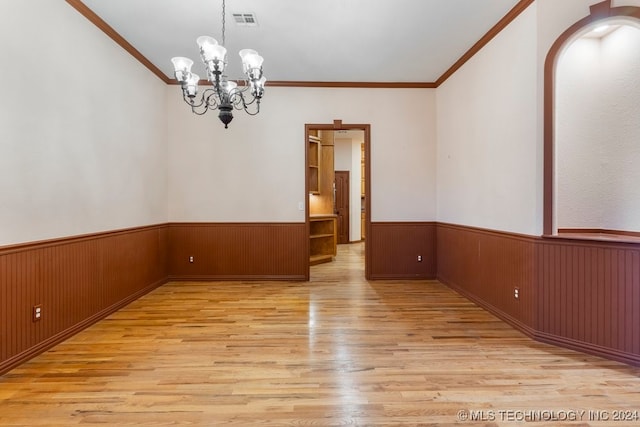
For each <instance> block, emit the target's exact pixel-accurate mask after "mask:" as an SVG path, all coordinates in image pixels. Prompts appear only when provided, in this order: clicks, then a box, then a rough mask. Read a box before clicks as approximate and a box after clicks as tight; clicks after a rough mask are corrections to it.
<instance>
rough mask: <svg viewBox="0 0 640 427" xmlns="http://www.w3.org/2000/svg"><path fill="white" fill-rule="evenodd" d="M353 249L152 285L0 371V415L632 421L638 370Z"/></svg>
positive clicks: (217, 420) (0, 420)
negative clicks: (308, 277) (304, 266)
mask: <svg viewBox="0 0 640 427" xmlns="http://www.w3.org/2000/svg"><path fill="white" fill-rule="evenodd" d="M362 250H363V248H362V245H361V244H356V245H347V246H341V247H340V250H339V255H338V258H337V261H336V262H333V263H331V264H323V265H318V266H314V267H312V281H311V282H310V283H280V282H275V283H274V282H265V283H258V282H205V283H191V282H173V283H169V284H167V285H165V286H162V287H161V288H159V289H157V290H155V291H154V292H152V293H150V294H148V295H146V296H145V297H143V298H141V299H139V300H138V301H136V302H134V303H132V304H130V305H129V306H128V307H126V308H124V309H123V310H121V311H119V312H117V313H115V314H113V315H112V316H110V317H108V318H107V319H105V320H103V321H101V322H99V323H97V324H95V325H94V326H92V327H90V328H88V329H87V330H85V331H83V332H81V333H80V334H78V335H76V336H75V337H73V338H71V339H69V340H68V341H66V342H64V343H62V344H60V345H58V346H57V347H55V348H53V349H52V350H51V351H48V352H46V353H44V354H42V355H40V356H38V357H36V358H34V359H32V360H31V361H30V362H28V363H25V364H24V365H22V366H20V367H18V368H17V369H14V370H13V371H11V372H9V373H7V374H6V375H4V376H3V377H0V425H2V426H9V425H20V426H32V425H46V426H70V425H79V424H83V425H86V424H100V425H113V426H122V425H197V426H201V425H202V426H218V425H232V426H234V425H235V426H253V425H257V426H344V425H354V426H412V425H423V426H429V425H433V426H447V425H468V426H513V425H532V426H565V425H566V426H638V425H640V420H638V419H634V418H635V416H637V415H638V411H640V370H639V369H638V368H633V367H629V366H626V365H623V364H620V363H616V362H612V361H607V360H603V359H600V358H596V357H593V356H588V355H583V354H580V353H576V352H573V351H570V350H565V349H560V348H556V347H552V346H549V345H545V344H541V343H537V342H534V341H531V340H530V339H528V338H526V337H525V336H524V335H522V334H520V333H519V332H517V331H515V330H514V329H512V328H511V327H509V326H508V325H507V324H505V323H503V322H501V321H500V320H498V319H497V318H495V317H493V316H492V315H491V314H489V313H487V312H486V311H484V310H482V309H480V308H478V307H476V306H475V305H473V304H472V303H470V302H469V301H468V300H466V299H464V298H462V297H460V296H459V295H457V294H456V293H454V292H453V291H451V290H450V289H448V288H447V287H445V286H443V285H442V284H440V283H438V282H435V281H409V282H400V281H385V282H371V283H369V282H367V281H366V280H364V277H363V272H362V255H363V254H362ZM461 411H463V412H461ZM464 411H467V412H464ZM469 411H471V412H469ZM572 411H575V412H572ZM583 411H584V412H583ZM616 411H628V412H616ZM634 411H635V412H634ZM634 414H635V415H634ZM620 415H624V416H627V417H628V418H629V421H626V422H624V421H617V420H615V419H614V417H616V416H620ZM467 416H471V417H473V418H475V421H471V420H467V419H465V417H467ZM598 417H599V418H600V419H603V418H606V420H604V421H594V418H598ZM536 420H542V422H532V421H536Z"/></svg>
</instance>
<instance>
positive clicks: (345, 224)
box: [305, 120, 371, 280]
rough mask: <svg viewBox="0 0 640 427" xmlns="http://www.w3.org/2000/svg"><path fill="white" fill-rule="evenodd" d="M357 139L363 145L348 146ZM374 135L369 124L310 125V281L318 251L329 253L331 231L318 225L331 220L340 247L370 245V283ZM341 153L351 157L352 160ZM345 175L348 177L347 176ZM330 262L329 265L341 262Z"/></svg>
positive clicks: (307, 191) (307, 129) (307, 153)
mask: <svg viewBox="0 0 640 427" xmlns="http://www.w3.org/2000/svg"><path fill="white" fill-rule="evenodd" d="M353 135H358V137H357V138H358V139H357V141H356V140H353V141H349V144H347V145H345V142H346V140H347V139H350V138H355V137H354V136H353ZM370 135H371V131H370V125H369V124H343V123H342V121H341V120H334V122H333V123H332V124H305V164H306V166H307V167H306V168H305V200H306V202H305V204H306V209H305V212H306V237H307V239H306V240H307V247H308V248H309V250H308V253H309V260H310V262H309V263H308V264H307V269H306V277H307V280H309V279H310V266H311V265H315V264H317V263H318V262H317V260H318V257H319V255H318V253H317V252H318V251H319V250H323V251H324V252H328V250H327V246H326V244H327V240H328V237H327V236H326V234H327V233H326V232H325V231H326V228H323V229H322V233H321V232H320V231H319V230H320V228H319V225H318V224H319V223H320V222H321V221H322V222H323V223H324V224H325V225H324V226H327V223H329V222H331V220H334V221H335V246H337V244H338V242H340V243H342V242H345V243H354V242H360V243H359V244H361V245H363V246H364V254H365V256H364V266H363V269H364V275H365V278H367V279H368V278H369V274H370V262H369V253H370V251H369V250H368V246H369V242H368V239H365V235H366V236H370V224H371V214H370V212H371V197H370V194H371V189H370V187H371V184H370V181H371V180H370V178H369V177H370V176H371V172H370V168H371V166H370V164H371V162H370V149H371V148H370V147H371V142H370ZM349 147H351V148H349ZM341 151H343V152H349V153H350V154H349V156H348V161H347V160H345V157H344V156H343V155H342V154H341V153H340V152H341ZM334 159H336V160H337V161H334ZM345 162H346V163H345ZM343 171H344V172H348V173H347V174H342V173H341V172H343ZM354 180H357V181H358V182H353V181H354ZM338 192H340V194H337V193H338ZM337 197H340V200H337ZM354 209H355V210H356V211H355V213H354ZM324 226H323V227H324ZM320 239H323V242H324V243H323V244H322V245H321V244H320V243H319V242H318V241H319V240H320ZM362 241H364V242H363V243H362ZM336 253H337V252H336V251H334V257H335V254H336ZM329 258H330V259H325V261H326V262H331V261H333V260H334V259H335V258H331V257H329Z"/></svg>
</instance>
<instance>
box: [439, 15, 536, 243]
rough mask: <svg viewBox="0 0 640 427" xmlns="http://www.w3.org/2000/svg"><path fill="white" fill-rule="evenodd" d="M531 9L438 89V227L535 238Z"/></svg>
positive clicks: (533, 28) (533, 31)
mask: <svg viewBox="0 0 640 427" xmlns="http://www.w3.org/2000/svg"><path fill="white" fill-rule="evenodd" d="M537 65H538V64H537V55H536V9H535V3H534V5H532V6H530V7H529V8H528V9H527V10H526V11H524V12H523V13H522V14H521V15H520V16H519V17H518V18H516V20H515V21H514V22H512V23H511V25H509V26H508V27H507V28H506V29H505V30H503V31H502V32H501V33H500V34H498V35H497V36H496V37H495V38H494V39H493V40H492V41H491V42H490V43H489V44H488V45H487V46H485V47H484V48H483V49H482V50H481V51H480V52H479V53H478V54H476V56H474V57H473V58H472V59H471V60H470V61H468V62H467V63H466V64H465V65H464V66H463V67H462V68H461V69H460V70H458V71H457V72H456V73H455V74H454V75H453V76H452V77H450V78H449V79H448V80H447V81H446V82H445V83H444V84H443V85H442V86H440V87H439V88H438V92H437V98H438V174H437V183H438V197H437V206H438V216H437V218H438V221H441V222H446V223H455V224H464V225H470V226H476V227H482V228H489V229H495V230H503V231H510V232H518V233H525V234H536V233H537V232H538V220H537V211H538V209H540V206H539V205H538V200H537V186H538V185H539V184H540V183H539V182H538V173H537V169H536V168H537V163H536V157H537V155H538V150H539V146H538V144H537V140H536V137H537V127H536V124H537V123H536V105H537V98H536V84H537Z"/></svg>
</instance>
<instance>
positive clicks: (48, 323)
mask: <svg viewBox="0 0 640 427" xmlns="http://www.w3.org/2000/svg"><path fill="white" fill-rule="evenodd" d="M167 249H168V240H167V229H166V225H156V226H148V227H138V228H132V229H127V230H120V231H113V232H107V233H96V234H92V235H86V236H77V237H70V238H64V239H56V240H48V241H44V242H35V243H29V244H22V245H13V246H6V247H2V248H0V337H1V342H0V373H2V372H6V371H8V370H9V369H11V368H13V367H14V366H17V365H18V364H20V363H22V362H24V361H25V360H27V359H29V358H31V357H33V356H34V355H36V354H38V353H41V352H42V351H44V350H46V349H48V348H50V347H52V346H54V345H55V344H57V343H59V342H61V341H63V340H64V339H66V338H67V337H70V336H71V335H73V334H75V333H77V332H79V331H80V330H82V329H84V328H86V327H87V326H89V325H90V324H92V323H94V322H96V321H97V320H99V319H101V318H103V317H105V316H107V315H108V314H110V313H112V312H114V311H116V310H118V309H119V308H121V307H123V306H125V305H126V304H128V303H129V302H131V301H133V300H135V299H137V298H138V297H140V296H141V295H143V294H145V293H147V292H149V291H150V290H152V289H154V288H156V287H157V286H159V285H161V284H163V283H165V281H166V278H167V270H166V265H167V262H166V259H167ZM36 305H39V306H40V307H41V310H42V311H41V318H40V320H37V321H34V317H33V311H34V306H36Z"/></svg>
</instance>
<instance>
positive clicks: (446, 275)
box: [436, 223, 640, 365]
mask: <svg viewBox="0 0 640 427" xmlns="http://www.w3.org/2000/svg"><path fill="white" fill-rule="evenodd" d="M436 241H437V254H438V256H437V262H438V266H437V275H438V280H440V281H441V282H443V283H445V284H447V285H448V286H450V287H451V288H453V289H455V290H457V291H458V292H459V293H461V294H463V295H464V296H466V297H467V298H469V299H470V300H472V301H474V302H476V303H477V304H478V305H480V306H482V307H484V308H486V309H487V310H489V311H491V312H492V313H494V314H495V315H497V316H498V317H500V318H501V319H503V320H505V321H506V322H508V323H510V324H512V325H513V326H515V327H516V328H518V329H520V330H521V331H522V332H523V333H525V334H527V335H529V336H531V337H532V338H535V339H537V340H539V341H544V342H548V343H551V344H555V345H560V346H563V347H567V348H572V349H575V350H580V351H583V352H587V353H591V354H595V355H598V356H602V357H606V358H609V359H614V360H618V361H621V362H625V363H629V364H632V365H640V245H639V244H638V243H624V242H612V241H606V240H605V241H603V240H593V241H589V240H575V239H564V238H559V237H554V238H545V237H542V238H540V237H533V236H526V235H519V234H513V233H506V232H500V231H493V230H484V229H479V228H474V227H466V226H460V225H452V224H443V223H438V224H437V238H436ZM515 288H518V298H517V299H516V298H515V295H514V293H515Z"/></svg>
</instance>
